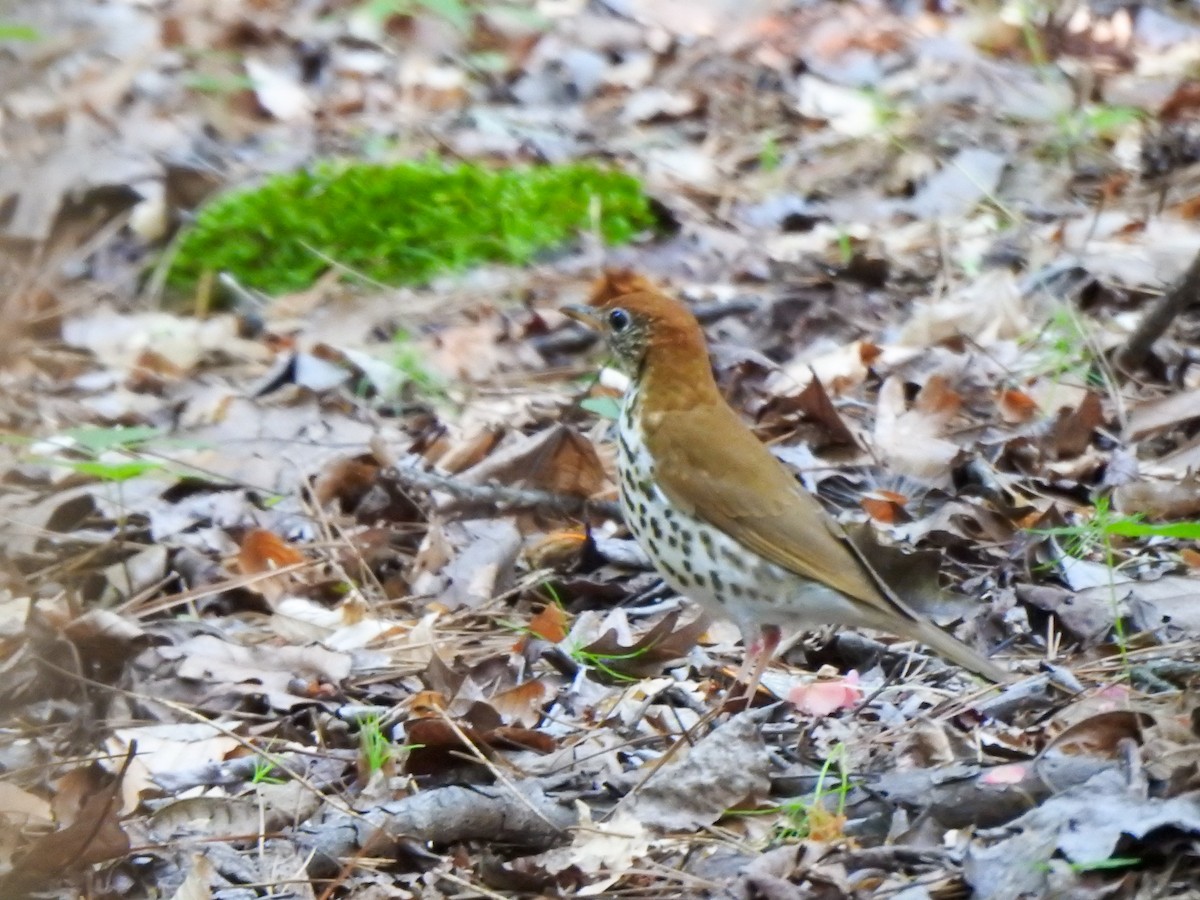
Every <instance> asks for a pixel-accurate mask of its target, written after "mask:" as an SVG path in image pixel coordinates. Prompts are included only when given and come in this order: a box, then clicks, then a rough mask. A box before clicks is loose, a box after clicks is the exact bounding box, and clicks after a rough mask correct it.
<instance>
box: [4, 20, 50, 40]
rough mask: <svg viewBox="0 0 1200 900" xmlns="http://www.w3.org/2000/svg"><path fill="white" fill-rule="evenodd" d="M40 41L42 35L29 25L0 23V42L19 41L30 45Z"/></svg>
mask: <svg viewBox="0 0 1200 900" xmlns="http://www.w3.org/2000/svg"><path fill="white" fill-rule="evenodd" d="M41 39H42V33H41V32H40V31H38V30H37V29H36V28H34V27H33V26H31V25H19V24H17V23H16V22H0V41H20V42H22V43H27V44H31V43H34V42H35V41H40V40H41Z"/></svg>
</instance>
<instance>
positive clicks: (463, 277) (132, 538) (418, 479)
mask: <svg viewBox="0 0 1200 900" xmlns="http://www.w3.org/2000/svg"><path fill="white" fill-rule="evenodd" d="M1177 7H1178V5H1175V6H1171V7H1167V6H1161V7H1160V6H1159V5H1156V4H1142V5H1140V6H1136V7H1135V6H1128V7H1117V8H1110V7H1107V6H1104V5H1101V4H1077V5H1075V6H1073V7H1072V8H1071V9H1070V10H1069V11H1068V10H1066V9H1063V10H1058V9H1054V8H1043V7H1042V6H1036V7H1022V8H1021V9H1020V10H1018V9H1017V8H1016V7H1015V6H1013V7H1011V8H1010V7H1004V8H1003V9H1001V10H999V11H997V10H995V9H991V8H987V7H981V6H973V7H969V8H962V9H957V8H956V9H948V8H946V7H944V6H939V5H928V4H927V5H926V6H925V7H923V8H922V9H921V10H916V9H915V8H913V9H908V8H903V9H900V8H897V7H895V6H894V5H885V4H877V3H874V2H868V0H864V2H861V3H841V4H834V3H811V4H805V5H801V6H791V7H789V6H785V5H779V4H749V5H746V4H742V5H739V6H736V8H734V7H731V6H730V5H729V4H725V3H721V2H712V3H702V4H700V5H699V6H697V5H695V4H690V5H688V6H687V8H686V9H685V8H684V7H682V6H680V5H679V4H674V3H669V2H664V0H647V2H640V3H634V4H632V5H626V6H619V5H618V6H614V5H612V4H608V5H604V4H594V5H584V6H576V7H571V8H569V9H568V8H567V7H562V6H561V5H559V6H553V5H548V4H538V5H537V6H526V5H522V4H517V3H511V4H510V3H499V4H494V5H490V6H489V5H484V6H476V5H473V4H462V3H455V2H452V3H437V4H432V3H430V4H417V5H412V6H409V5H405V4H398V3H397V4H388V3H383V4H378V3H369V4H358V3H350V2H335V3H331V4H327V5H326V6H325V7H322V9H321V10H320V13H319V14H317V13H316V12H314V10H315V7H312V6H311V5H308V6H306V5H304V4H296V3H293V2H290V0H268V2H262V3H258V4H254V5H253V8H252V9H251V8H250V7H247V6H246V5H244V4H234V3H220V4H200V3H183V4H171V5H164V4H155V3H138V4H124V3H122V4H100V3H93V2H90V0H69V2H64V3H61V4H38V3H32V2H18V3H15V4H12V8H11V9H9V10H6V13H5V16H6V21H5V22H4V23H0V36H4V35H9V34H10V32H9V31H7V30H5V27H6V26H7V25H8V23H9V21H10V20H11V22H12V23H14V24H15V25H17V26H20V27H19V28H17V29H15V30H13V31H12V32H11V34H12V35H16V37H14V38H9V37H0V41H2V49H3V56H0V90H2V91H3V97H2V101H0V102H2V104H3V116H2V117H0V139H2V140H3V142H4V146H5V148H6V154H7V157H8V159H9V161H10V165H9V166H8V167H7V168H6V169H5V171H4V174H3V177H0V210H2V211H3V216H2V217H0V232H2V234H0V239H2V240H3V242H4V245H5V250H6V253H5V254H4V256H5V261H4V262H3V263H0V266H3V268H2V269H0V272H3V278H4V283H5V286H6V288H7V290H6V291H5V292H4V302H5V304H6V307H5V313H6V325H5V337H6V342H5V344H6V346H5V347H4V348H2V349H0V379H2V382H0V383H2V385H3V391H2V392H0V394H2V397H3V400H2V401H0V417H2V420H3V425H4V429H5V434H6V438H5V440H4V442H3V443H2V444H0V461H2V462H0V466H2V470H3V472H4V486H5V490H4V491H3V495H2V496H0V516H2V517H3V521H4V523H5V526H4V527H5V532H6V535H5V541H4V543H3V546H2V547H0V554H2V555H3V560H4V562H3V566H2V567H0V573H2V574H0V671H3V673H4V676H5V678H6V684H7V685H8V691H7V692H6V699H5V702H4V707H5V717H4V720H3V725H2V726H0V798H2V799H3V802H2V803H0V819H2V820H3V821H4V823H5V824H6V825H7V826H9V827H8V828H6V829H4V836H3V838H0V879H3V881H2V882H0V884H2V890H0V893H3V894H4V895H5V896H10V895H11V896H21V895H24V894H30V895H33V896H75V895H77V894H78V893H80V892H87V893H88V894H89V895H90V896H102V897H113V898H117V897H131V898H132V897H143V896H147V897H148V896H152V895H173V896H177V897H191V896H195V897H210V896H211V897H218V896H220V897H226V896H228V897H233V896H238V897H250V896H267V895H274V896H281V895H285V894H286V895H288V896H298V897H321V898H323V900H324V898H331V897H338V896H356V897H359V896H361V897H376V896H377V897H405V896H534V895H542V896H548V895H567V894H580V895H601V894H611V895H613V896H617V895H628V896H656V897H657V896H671V897H674V896H751V895H760V894H761V895H770V896H875V895H881V894H883V893H891V894H896V895H899V896H934V895H936V896H943V895H948V894H949V893H955V894H961V893H963V892H964V891H967V890H970V891H973V892H974V893H975V895H977V896H980V897H996V898H1006V897H1014V898H1015V897H1018V896H1021V897H1026V896H1057V895H1067V894H1070V895H1072V896H1146V895H1148V893H1151V892H1152V893H1154V894H1155V895H1156V896H1186V895H1187V894H1188V891H1189V890H1191V889H1192V888H1191V885H1193V884H1194V881H1195V879H1196V877H1197V871H1198V868H1200V866H1198V860H1197V857H1196V854H1195V849H1194V848H1195V835H1196V833H1197V831H1198V830H1200V818H1198V815H1197V800H1196V790H1197V787H1196V784H1195V782H1196V771H1195V763H1194V759H1195V753H1196V743H1197V736H1196V724H1195V723H1196V714H1195V709H1194V704H1193V703H1192V702H1191V700H1190V697H1191V695H1192V692H1194V688H1195V685H1196V682H1197V679H1198V676H1200V621H1197V617H1196V614H1195V612H1194V609H1193V607H1194V606H1195V602H1194V601H1195V600H1196V596H1197V587H1196V586H1197V584H1200V582H1198V581H1197V579H1196V572H1197V568H1198V567H1200V544H1198V543H1197V540H1198V538H1197V534H1198V532H1197V524H1196V522H1195V518H1196V511H1197V509H1200V489H1198V488H1200V482H1197V471H1200V455H1198V454H1197V452H1196V448H1197V446H1198V445H1200V435H1198V434H1197V427H1198V425H1200V412H1197V409H1198V408H1200V407H1198V406H1197V403H1200V401H1198V400H1197V399H1196V398H1197V396H1198V395H1200V380H1198V376H1197V370H1196V367H1195V364H1194V359H1195V354H1196V352H1197V351H1196V348H1197V343H1198V341H1200V328H1198V322H1197V317H1196V315H1195V309H1194V304H1193V305H1192V306H1191V307H1189V306H1187V305H1186V304H1184V306H1183V307H1182V312H1178V313H1173V314H1171V316H1170V317H1169V321H1168V322H1166V323H1165V326H1164V327H1165V330H1163V331H1161V332H1160V333H1159V336H1158V337H1157V338H1156V339H1155V340H1154V341H1153V343H1152V347H1151V350H1150V353H1149V354H1148V355H1147V356H1145V357H1143V358H1140V359H1139V360H1138V362H1137V364H1136V367H1135V368H1133V369H1126V368H1124V367H1123V365H1122V363H1121V352H1122V350H1123V348H1126V347H1127V346H1129V342H1130V341H1131V336H1132V335H1133V334H1134V332H1135V330H1136V329H1137V328H1138V327H1139V325H1140V324H1142V323H1143V322H1144V321H1145V320H1146V319H1147V318H1148V314H1149V312H1150V310H1151V308H1152V307H1153V306H1154V305H1155V304H1156V303H1157V302H1158V297H1159V295H1160V294H1164V293H1165V294H1166V295H1167V297H1168V298H1169V297H1170V296H1171V294H1172V292H1173V291H1178V290H1182V289H1186V287H1187V281H1186V273H1187V272H1188V270H1189V267H1190V266H1191V265H1192V263H1193V260H1194V258H1195V256H1196V253H1197V248H1200V239H1198V235H1200V231H1198V230H1197V227H1196V216H1195V197H1194V194H1195V186H1194V184H1193V183H1192V182H1193V180H1194V179H1192V178H1191V177H1190V173H1191V168H1193V167H1194V164H1195V162H1196V160H1197V159H1198V158H1200V152H1198V150H1197V148H1198V147H1200V143H1198V142H1197V138H1196V126H1195V115H1196V113H1195V110H1196V105H1197V104H1196V96H1197V95H1196V92H1195V88H1194V84H1193V83H1192V81H1191V79H1190V76H1189V74H1188V73H1189V71H1190V69H1189V66H1190V65H1191V61H1194V59H1195V58H1196V56H1197V48H1198V47H1200V26H1198V25H1197V23H1196V22H1195V21H1193V20H1194V15H1193V14H1192V13H1191V12H1189V11H1186V10H1182V9H1179V8H1177ZM114 61H115V62H116V65H114ZM1083 86H1086V87H1087V90H1082V89H1081V87H1083ZM456 154H457V155H460V156H462V157H464V158H467V159H471V160H477V159H483V158H490V159H492V160H493V161H496V162H500V163H512V164H528V163H530V162H537V161H543V160H550V161H562V162H572V161H587V160H595V159H601V160H606V161H612V160H615V161H616V162H618V163H619V164H620V166H621V167H622V168H624V169H625V170H626V171H629V172H632V173H634V174H636V175H638V176H639V177H641V178H642V179H643V182H644V184H645V187H646V189H647V190H648V192H649V193H650V194H651V195H652V196H653V197H654V200H655V201H656V203H657V204H659V205H660V206H661V208H662V210H663V215H664V216H665V217H666V218H667V220H669V221H670V222H671V224H672V227H673V229H674V231H673V233H672V234H670V235H667V236H660V237H657V238H655V239H653V240H649V239H647V240H645V241H643V242H642V243H640V244H637V245H634V246H630V247H624V248H620V249H614V250H608V251H602V250H601V249H600V248H599V244H598V242H597V241H596V240H595V239H594V236H588V235H583V236H582V237H581V240H580V241H579V243H578V245H577V246H576V247H575V248H572V249H568V250H565V251H562V252H559V253H557V254H556V255H554V256H552V257H543V258H539V259H538V260H536V261H535V262H534V263H532V264H531V265H529V266H527V267H524V268H520V269H516V268H503V267H498V266H492V267H482V268H478V269H475V270H472V271H469V272H465V273H462V274H458V275H453V276H445V277H438V278H435V279H433V280H432V281H431V282H430V283H428V284H426V285H424V286H419V287H405V288H389V287H386V286H383V285H378V284H373V283H371V282H370V280H369V279H366V278H364V277H362V273H354V272H347V271H344V268H343V269H339V267H338V265H337V260H333V261H331V262H330V265H329V266H328V274H327V275H325V276H323V277H322V278H321V279H320V280H319V281H318V282H316V283H315V284H314V285H312V286H311V287H308V288H305V289H301V290H297V291H296V292H294V293H293V294H290V295H287V296H283V297H277V298H264V297H260V296H258V295H256V294H254V292H252V291H249V290H247V289H245V288H244V286H238V285H236V284H235V285H232V286H230V285H228V284H227V285H226V288H228V289H231V290H233V293H234V294H235V295H236V297H237V298H238V299H237V301H236V303H235V306H234V308H233V309H232V311H229V312H219V313H216V312H212V311H211V310H210V309H209V308H208V300H209V297H208V295H206V294H205V292H204V291H202V290H201V291H198V292H197V294H196V296H195V297H193V298H192V301H193V308H192V310H190V312H193V313H195V315H188V314H185V313H183V312H180V311H172V310H166V309H163V308H161V307H160V306H158V305H157V302H156V298H157V296H158V293H157V287H156V285H159V284H161V279H162V277H163V274H164V272H165V270H164V269H163V268H162V266H163V265H164V261H165V259H166V257H167V256H169V254H170V251H171V246H172V241H173V240H175V235H177V234H178V228H179V227H180V226H181V225H186V223H187V222H188V221H189V220H190V219H191V218H192V216H193V215H194V212H195V210H196V209H197V207H198V206H199V204H200V203H201V202H202V201H203V199H204V198H205V197H207V196H209V195H210V194H212V193H213V192H214V191H216V190H218V189H220V188H234V187H238V186H242V185H245V184H248V183H252V182H253V181H254V180H256V179H261V178H264V177H267V176H269V175H271V174H275V173H278V172H284V171H289V170H292V169H294V168H296V167H298V166H303V165H308V164H311V163H315V162H318V161H320V160H326V159H329V158H331V157H336V156H345V157H351V158H361V159H366V160H371V161H386V162H391V161H395V160H398V159H399V160H404V159H408V160H418V159H422V158H427V157H429V156H430V155H434V156H438V155H447V156H449V157H453V156H454V155H456ZM81 160H83V161H84V162H80V161H81ZM605 266H607V267H612V268H631V269H633V270H634V271H636V272H638V273H639V274H640V275H641V276H642V277H645V278H648V279H649V280H650V281H651V282H653V283H655V284H661V285H664V286H667V287H668V288H669V289H670V290H672V291H674V292H676V293H678V294H680V295H681V296H683V297H684V298H685V299H686V300H688V301H689V302H690V303H692V305H693V308H695V309H696V311H697V313H698V314H699V316H700V318H701V320H702V321H703V322H704V323H705V325H706V328H707V331H708V333H709V336H710V338H711V340H712V344H713V351H714V352H713V357H714V362H715V366H716V370H717V374H718V377H719V380H720V383H721V385H722V388H723V390H724V391H725V392H726V394H727V396H728V397H730V398H731V400H732V401H733V402H734V403H735V405H737V406H738V407H740V408H741V409H742V410H743V411H744V412H745V413H746V415H747V418H748V420H749V421H751V422H752V423H753V425H754V426H755V428H756V429H757V430H758V432H759V434H760V436H762V437H763V438H764V439H766V440H769V441H770V442H771V444H772V446H773V448H774V449H775V450H776V452H777V453H778V455H779V456H780V458H781V459H783V460H784V461H785V463H786V464H788V465H790V466H791V467H792V468H793V469H794V470H795V471H796V473H797V475H798V477H800V478H801V479H802V480H803V481H804V482H805V484H806V485H808V486H809V487H810V488H812V489H814V490H815V491H816V492H817V493H818V494H819V496H820V497H821V498H822V500H823V501H824V502H825V503H826V504H827V505H828V506H829V508H830V509H831V510H832V511H833V512H834V513H835V515H837V516H838V518H839V519H840V520H841V521H842V522H843V524H845V525H846V526H847V528H848V530H850V531H851V532H853V533H855V534H860V535H861V536H860V537H856V540H857V541H861V544H860V546H861V547H863V548H865V549H863V552H864V553H867V554H869V555H870V556H871V558H872V559H876V558H878V559H879V560H880V566H881V570H882V569H883V568H884V567H886V569H887V571H888V573H889V577H894V579H895V580H896V581H897V589H903V591H904V593H905V596H909V595H910V594H911V595H912V596H913V597H914V599H913V602H914V603H918V604H919V605H921V607H922V608H923V609H926V610H928V611H929V613H930V614H931V615H933V616H934V617H935V618H936V619H937V620H938V621H939V623H940V624H942V625H943V627H947V628H950V629H953V630H955V631H956V632H957V633H958V634H959V636H960V637H963V638H965V639H968V640H972V639H973V640H975V641H976V642H978V643H980V644H986V645H987V646H990V647H993V648H997V656H998V658H1000V659H1002V660H1004V661H1005V664H1006V665H1008V666H1009V667H1010V668H1011V669H1012V671H1013V673H1014V678H1013V681H1012V683H1010V684H1008V685H1005V686H1004V687H1003V688H1000V689H995V690H986V689H982V688H980V687H978V686H976V685H974V684H972V683H969V682H968V681H966V680H965V679H964V678H963V677H962V676H960V675H958V674H957V673H955V672H954V671H953V670H951V669H950V668H949V667H947V666H946V665H945V664H943V663H942V662H941V661H939V660H937V659H933V658H930V657H929V656H927V655H925V654H924V653H923V652H921V650H920V649H919V648H914V647H912V646H910V645H905V644H900V643H896V642H894V641H892V640H891V639H890V638H889V637H887V636H879V635H865V634H856V633H851V632H841V633H832V632H831V631H830V630H829V629H824V630H818V631H817V632H815V633H813V634H811V635H803V636H800V637H799V638H798V639H797V641H796V642H795V644H794V646H793V647H792V648H791V649H790V650H789V651H788V652H787V653H786V654H784V655H783V657H782V658H781V659H780V660H778V661H777V662H776V663H775V664H774V665H773V666H772V669H771V671H769V672H768V674H767V677H766V678H765V679H764V688H763V690H762V691H761V692H760V694H759V696H758V697H757V698H756V699H755V708H754V709H751V710H748V711H745V712H741V713H736V714H735V713H734V712H732V711H731V709H730V705H729V704H728V703H727V702H726V699H727V697H726V692H727V691H729V690H732V689H733V688H734V685H733V683H732V681H733V678H732V672H733V671H734V669H735V668H736V665H737V663H738V662H740V659H741V653H742V650H741V649H740V648H739V647H738V646H737V635H736V632H735V631H734V630H732V629H731V628H730V627H729V626H728V623H723V622H717V621H714V622H709V621H706V620H704V619H703V618H698V617H697V615H696V612H695V611H694V609H693V608H691V607H689V606H686V605H683V604H681V602H680V601H679V600H678V598H675V597H673V596H671V595H670V593H669V592H667V591H666V590H665V589H664V588H663V587H662V585H661V582H660V581H659V580H658V579H657V578H656V577H655V576H654V575H653V574H652V573H650V572H649V571H647V566H646V561H645V557H644V555H643V554H641V553H640V551H639V550H638V549H637V548H636V545H634V544H632V542H630V541H629V540H628V536H627V534H626V533H625V532H624V531H623V529H622V526H621V522H620V517H619V513H618V512H617V511H616V509H615V505H614V503H613V501H614V499H615V486H614V480H613V452H612V446H611V441H610V439H609V426H608V419H606V418H605V416H606V415H607V416H609V417H611V416H612V415H613V413H614V410H615V404H614V401H613V398H614V388H615V389H616V391H619V389H620V386H619V385H618V383H617V382H618V379H616V378H615V377H613V376H612V374H605V375H601V376H600V378H599V380H597V377H596V375H595V373H596V372H597V371H598V370H599V369H600V368H601V366H602V364H603V358H602V355H601V354H600V353H598V352H594V351H593V350H592V349H590V348H591V347H592V344H591V338H590V336H588V335H584V334H583V333H582V332H580V331H579V330H577V329H576V328H575V327H574V326H573V325H571V324H568V323H567V322H565V321H564V320H563V317H562V316H561V315H560V314H558V313H557V312H556V311H555V310H554V307H558V306H560V305H561V304H562V303H564V302H574V301H577V300H578V299H579V298H581V297H583V296H585V295H586V293H587V290H588V284H589V282H590V280H591V279H592V278H594V277H595V276H596V275H598V274H599V272H600V270H601V268H602V267H605ZM776 700H779V701H785V702H774V701H776Z"/></svg>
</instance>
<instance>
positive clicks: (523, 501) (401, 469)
mask: <svg viewBox="0 0 1200 900" xmlns="http://www.w3.org/2000/svg"><path fill="white" fill-rule="evenodd" d="M384 477H385V478H391V479H393V480H395V481H398V482H399V483H400V484H402V485H404V486H405V487H408V488H411V489H414V490H418V491H426V492H430V493H432V492H434V491H440V492H442V493H444V494H449V495H450V496H451V497H453V498H454V500H455V501H456V502H455V503H453V504H450V505H449V506H448V507H446V508H453V509H454V510H455V511H460V512H461V511H476V512H482V511H486V512H488V513H490V514H493V515H497V514H501V513H509V512H516V511H518V510H538V511H540V512H545V513H551V514H553V515H557V516H561V517H563V518H567V519H577V518H583V517H585V516H587V515H588V514H595V515H599V516H604V517H606V518H609V519H620V518H621V510H620V507H618V506H617V504H616V503H613V502H611V501H608V500H589V499H588V498H587V497H573V496H571V495H569V494H556V493H553V492H551V491H540V490H532V489H527V488H514V487H508V486H506V485H502V484H464V483H463V482H461V481H458V480H456V479H454V478H452V477H449V476H446V475H437V474H434V473H433V472H422V471H420V470H419V469H415V468H411V467H408V466H392V467H391V468H389V469H388V470H386V471H385V473H384ZM464 508H465V510H464Z"/></svg>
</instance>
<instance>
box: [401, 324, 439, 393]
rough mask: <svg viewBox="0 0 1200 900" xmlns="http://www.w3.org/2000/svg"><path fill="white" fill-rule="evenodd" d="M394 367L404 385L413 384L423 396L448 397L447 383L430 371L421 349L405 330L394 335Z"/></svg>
mask: <svg viewBox="0 0 1200 900" xmlns="http://www.w3.org/2000/svg"><path fill="white" fill-rule="evenodd" d="M392 366H393V368H395V370H396V371H397V372H399V373H400V374H401V375H403V376H404V383H406V384H411V385H412V386H413V387H415V388H416V389H417V393H419V394H421V395H422V396H425V397H445V396H446V383H445V382H444V381H443V380H442V378H441V377H440V376H439V375H438V374H437V373H436V372H431V371H430V370H429V368H428V367H427V366H426V364H425V358H424V356H423V355H422V353H421V349H420V347H418V346H417V345H416V344H415V343H414V342H413V340H412V337H411V335H409V333H408V332H407V331H405V330H403V329H400V330H398V331H397V332H396V333H395V334H394V335H392Z"/></svg>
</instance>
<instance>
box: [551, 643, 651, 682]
mask: <svg viewBox="0 0 1200 900" xmlns="http://www.w3.org/2000/svg"><path fill="white" fill-rule="evenodd" d="M649 649H650V648H649V647H643V648H642V649H640V650H634V651H632V652H630V653H589V652H588V651H586V650H584V649H583V648H582V647H571V648H570V649H569V650H568V651H567V655H568V656H570V657H571V659H573V660H575V662H577V663H579V664H580V665H581V666H585V667H587V668H589V669H595V670H596V671H598V672H603V673H604V674H605V675H607V676H608V677H609V678H611V679H612V680H613V681H618V682H624V683H626V684H632V683H634V682H636V681H639V680H640V679H638V678H636V677H635V676H633V675H626V674H625V673H624V672H618V671H617V670H616V669H614V668H613V667H612V665H611V663H614V662H619V661H621V660H623V659H637V658H638V657H640V656H645V655H646V652H647V651H648V650H649Z"/></svg>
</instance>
